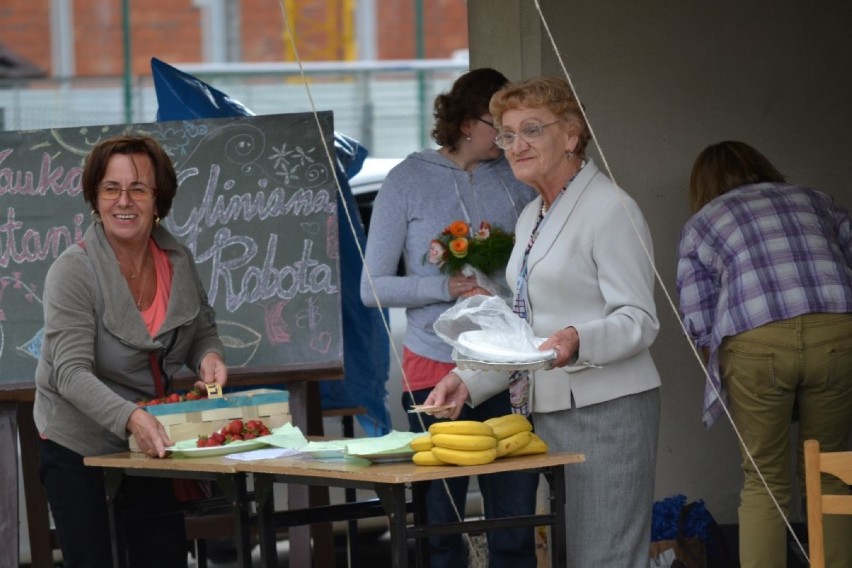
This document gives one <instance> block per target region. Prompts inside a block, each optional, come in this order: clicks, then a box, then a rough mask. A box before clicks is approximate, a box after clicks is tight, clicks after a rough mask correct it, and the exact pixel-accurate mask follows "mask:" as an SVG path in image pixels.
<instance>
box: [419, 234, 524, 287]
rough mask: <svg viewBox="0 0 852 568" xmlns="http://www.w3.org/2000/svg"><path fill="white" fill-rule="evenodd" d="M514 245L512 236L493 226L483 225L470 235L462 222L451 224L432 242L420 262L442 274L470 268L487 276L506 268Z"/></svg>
mask: <svg viewBox="0 0 852 568" xmlns="http://www.w3.org/2000/svg"><path fill="white" fill-rule="evenodd" d="M514 244H515V235H514V233H509V232H506V231H504V230H503V229H502V228H500V227H498V226H496V225H493V226H492V225H491V224H490V223H487V222H485V221H483V222H482V224H481V225H480V227H479V231H477V232H476V233H475V234H471V230H470V226H469V225H468V224H467V223H466V222H464V221H453V222H452V223H450V225H448V226H447V227H446V228H445V229H444V230H443V231H441V234H440V235H438V236H437V237H436V238H434V239H432V242H431V243H430V244H429V252H428V253H426V254H425V255H424V257H423V262H424V263H426V262H429V263H431V264H437V265H438V268H439V269H440V270H441V272H442V273H444V274H456V273H457V272H460V271H461V270H462V268H464V267H465V266H466V265H470V266H472V267H473V268H476V269H477V270H479V271H481V272H482V273H483V274H485V275H486V276H490V275H491V274H493V273H494V272H497V271H498V270H503V269H505V268H506V263H508V262H509V256H510V255H511V254H512V247H513V246H514Z"/></svg>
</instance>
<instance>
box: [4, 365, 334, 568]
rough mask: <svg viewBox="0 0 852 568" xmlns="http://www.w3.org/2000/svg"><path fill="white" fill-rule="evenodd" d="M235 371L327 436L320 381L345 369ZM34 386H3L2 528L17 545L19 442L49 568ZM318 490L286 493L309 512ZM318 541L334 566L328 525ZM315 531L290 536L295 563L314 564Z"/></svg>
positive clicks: (184, 381)
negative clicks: (282, 393)
mask: <svg viewBox="0 0 852 568" xmlns="http://www.w3.org/2000/svg"><path fill="white" fill-rule="evenodd" d="M237 371H238V370H236V369H232V370H231V373H230V374H231V376H230V379H229V384H230V385H233V386H272V385H275V386H284V387H286V388H287V390H288V391H289V393H290V413H291V415H292V421H293V425H294V426H298V427H299V428H300V429H301V430H302V432H305V433H306V434H308V435H316V436H321V435H322V434H323V425H322V410H321V400H320V392H319V381H323V380H342V379H343V369H342V368H339V367H334V368H329V367H316V368H315V367H311V366H306V365H294V366H293V368H292V369H289V368H288V369H286V370H283V371H282V370H279V371H275V372H271V371H270V372H265V373H264V372H256V373H252V374H246V375H238V374H237ZM193 381H194V377H192V376H188V375H184V376H178V377H175V389H177V390H184V389H187V388H191V386H192V383H193ZM34 397H35V386H34V385H33V384H32V383H26V384H3V383H0V510H2V511H4V515H7V516H6V521H7V522H2V523H0V542H6V543H10V542H11V543H18V540H19V539H18V526H19V525H18V521H19V520H18V507H17V502H18V483H19V482H20V481H19V479H18V451H17V446H18V439H20V445H21V469H22V474H23V478H24V479H23V482H24V493H25V496H26V502H27V521H28V528H29V535H30V551H31V554H32V564H31V566H32V568H50V567H52V566H53V565H54V563H53V550H54V549H55V548H57V544H56V540H55V538H54V537H53V535H52V531H51V529H50V518H49V515H48V506H47V497H46V495H45V492H44V488H43V487H42V486H41V483H39V480H38V456H37V455H36V446H37V441H38V432H37V431H36V428H35V424H34V422H33V401H34ZM316 489H318V488H310V489H309V488H307V487H304V486H296V485H294V486H291V487H290V488H288V492H289V494H290V500H291V501H292V502H294V503H297V504H299V505H300V506H305V507H308V506H310V505H311V504H314V503H321V504H322V503H327V502H328V495H327V491H325V490H323V491H317V490H316ZM313 533H314V534H313V538H314V540H315V541H322V542H324V543H328V546H321V547H317V549H318V550H317V553H318V554H320V557H319V558H315V561H316V562H317V564H321V565H322V566H333V565H334V555H333V550H329V549H330V548H331V546H330V545H331V539H332V533H331V526H330V525H324V526H322V527H318V528H316V530H314V531H313ZM310 541H311V531H310V529H309V528H308V527H300V528H298V529H296V530H295V531H294V533H293V534H292V535H291V543H293V542H295V546H293V548H292V550H291V557H293V556H295V559H296V561H297V562H298V563H297V564H294V566H307V565H309V563H310V551H311V547H310ZM9 549H10V550H9V554H2V555H0V568H18V566H19V555H20V552H19V550H18V546H17V545H16V546H10V547H9Z"/></svg>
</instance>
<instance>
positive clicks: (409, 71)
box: [0, 60, 468, 158]
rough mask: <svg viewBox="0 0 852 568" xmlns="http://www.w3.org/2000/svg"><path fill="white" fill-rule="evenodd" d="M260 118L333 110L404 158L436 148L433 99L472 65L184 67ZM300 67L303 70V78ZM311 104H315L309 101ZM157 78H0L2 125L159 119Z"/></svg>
mask: <svg viewBox="0 0 852 568" xmlns="http://www.w3.org/2000/svg"><path fill="white" fill-rule="evenodd" d="M180 69H181V70H182V71H185V72H187V73H189V74H191V75H193V76H195V77H197V78H199V79H201V80H203V81H205V82H206V83H208V84H210V85H212V86H213V87H215V88H217V89H219V90H220V91H222V92H224V93H226V94H227V95H229V96H230V97H231V98H233V99H235V100H237V101H239V102H241V103H242V104H243V105H245V106H246V107H247V108H248V109H250V110H251V111H252V112H253V113H255V114H257V115H264V114H278V113H290V112H306V111H310V110H311V109H312V108H313V107H315V108H316V109H317V110H331V111H332V112H333V113H334V124H335V130H337V131H338V132H342V133H344V134H346V135H348V136H351V137H353V138H355V139H356V140H358V141H359V142H361V144H362V145H364V146H365V147H366V148H367V149H368V150H369V151H370V155H371V156H373V157H379V158H402V157H404V156H406V155H407V154H408V153H410V152H412V151H415V150H418V149H420V148H423V147H425V146H428V145H430V142H431V140H430V138H429V131H430V129H431V125H432V120H433V119H432V102H433V100H434V98H435V96H436V95H437V94H438V93H440V92H442V91H446V90H447V89H448V88H449V87H450V85H451V84H452V82H453V81H454V80H455V79H456V77H458V76H459V75H460V74H461V73H464V72H465V71H467V69H468V62H467V61H466V60H405V61H402V60H400V61H375V62H321V63H306V64H304V68H303V69H300V68H299V66H298V65H295V64H228V65H206V64H200V65H183V66H180ZM302 72H304V79H303V75H302ZM311 101H313V103H312V102H311ZM157 106H158V105H157V96H156V93H155V91H154V85H153V79H152V77H151V76H140V77H136V78H135V79H134V80H133V81H132V87H131V89H130V93H125V90H124V88H123V78H122V77H109V78H98V79H81V78H68V79H41V80H0V130H33V129H44V128H63V127H93V126H98V125H107V124H122V123H124V122H126V119H125V117H126V116H129V117H130V122H132V123H145V122H154V121H156V114H157Z"/></svg>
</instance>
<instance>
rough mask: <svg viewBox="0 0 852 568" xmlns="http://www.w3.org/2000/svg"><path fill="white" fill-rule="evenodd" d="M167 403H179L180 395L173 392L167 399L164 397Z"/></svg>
mask: <svg viewBox="0 0 852 568" xmlns="http://www.w3.org/2000/svg"><path fill="white" fill-rule="evenodd" d="M166 401H167V402H170V403H171V402H180V395H179V394H178V393H176V392H173V393H172V394H170V395H169V396H168V397H166Z"/></svg>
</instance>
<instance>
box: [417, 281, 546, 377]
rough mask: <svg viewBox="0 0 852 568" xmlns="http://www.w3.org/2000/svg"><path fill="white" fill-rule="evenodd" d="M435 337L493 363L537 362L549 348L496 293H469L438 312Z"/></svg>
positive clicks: (467, 353)
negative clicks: (493, 294) (541, 347)
mask: <svg viewBox="0 0 852 568" xmlns="http://www.w3.org/2000/svg"><path fill="white" fill-rule="evenodd" d="M433 328H434V329H435V333H436V334H438V337H440V338H441V339H443V340H444V341H446V342H447V343H449V344H450V345H452V346H453V347H454V348H455V350H456V352H457V353H458V354H460V355H461V356H463V357H465V358H468V359H475V360H483V361H493V362H498V363H500V362H525V361H540V360H542V359H544V358H547V357H548V356H550V355H552V354H553V352H552V351H539V350H538V346H539V345H541V344H542V343H543V342H544V339H543V338H540V337H536V336H535V334H534V333H533V330H532V328H531V327H530V325H529V324H528V323H527V322H526V321H525V320H523V319H521V318H519V317H518V316H517V315H516V314H515V313H514V312H513V311H512V310H511V309H510V308H509V306H508V305H507V304H506V302H505V301H504V300H503V299H501V298H500V297H499V296H483V295H477V296H471V297H470V298H466V299H464V300H461V301H460V302H458V303H457V304H456V305H455V306H453V307H452V308H450V309H448V310H447V311H445V312H444V313H443V314H441V315H440V316H439V317H438V319H437V320H436V321H435V323H434V324H433Z"/></svg>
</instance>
